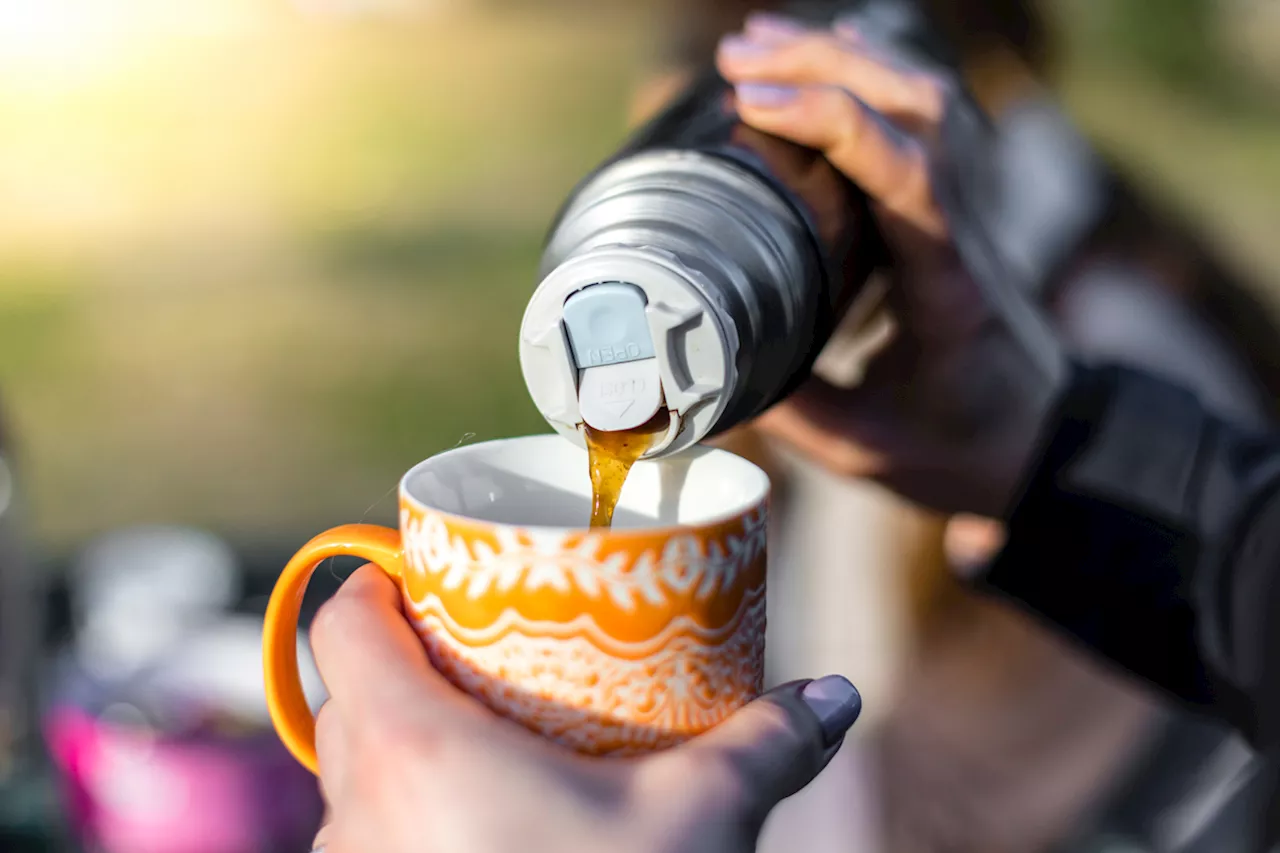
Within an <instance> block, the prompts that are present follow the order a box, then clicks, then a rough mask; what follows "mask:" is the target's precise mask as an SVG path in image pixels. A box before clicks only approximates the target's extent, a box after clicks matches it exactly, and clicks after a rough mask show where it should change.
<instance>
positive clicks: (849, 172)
mask: <svg viewBox="0 0 1280 853" xmlns="http://www.w3.org/2000/svg"><path fill="white" fill-rule="evenodd" d="M735 91H736V95H737V105H738V113H739V115H740V116H741V117H742V120H743V121H744V122H746V123H747V124H749V125H751V126H752V127H755V128H757V129H759V130H763V131H765V132H766V133H772V134H775V135H777V136H781V137H783V138H785V139H790V140H791V141H793V142H796V143H799V144H800V145H805V146H808V147H810V148H816V149H818V150H819V151H821V152H822V153H823V154H825V155H826V157H827V159H828V160H830V161H831V164H832V165H833V166H835V167H836V168H837V169H839V170H840V171H841V172H843V173H844V174H845V175H846V176H848V177H849V179H850V180H852V181H853V182H854V183H855V184H857V185H858V186H859V187H861V188H862V190H863V192H865V193H866V194H867V195H868V196H869V197H870V198H871V199H872V200H873V201H874V202H875V203H876V204H877V205H878V206H879V207H880V208H882V209H883V210H885V211H888V212H889V213H891V214H893V215H894V216H896V217H898V218H900V219H901V220H904V221H905V222H907V223H909V224H910V225H911V226H912V227H913V228H914V229H915V230H916V231H918V232H920V233H921V234H923V235H926V236H928V237H932V238H935V239H936V238H939V237H941V236H943V235H944V234H945V227H944V225H943V220H942V216H941V214H940V212H939V210H938V208H937V205H936V204H935V203H934V199H933V192H932V189H931V186H930V183H929V177H930V176H929V169H928V163H927V160H926V158H925V154H924V149H923V147H922V146H921V145H920V143H919V142H917V141H916V140H913V139H910V138H908V137H904V136H902V135H901V134H900V133H898V132H897V131H895V130H894V129H893V128H892V127H890V126H889V125H888V123H886V122H885V120H884V118H883V117H882V116H879V115H877V114H876V113H875V112H873V111H872V110H870V109H868V108H867V106H866V105H865V104H863V103H861V102H860V101H858V100H857V99H856V98H854V97H852V96H851V95H850V94H849V93H848V92H846V91H844V90H842V89H837V88H833V87H828V86H806V87H800V88H792V87H785V86H782V87H780V86H775V85H763V84H740V85H739V86H738V87H737V88H736V90H735Z"/></svg>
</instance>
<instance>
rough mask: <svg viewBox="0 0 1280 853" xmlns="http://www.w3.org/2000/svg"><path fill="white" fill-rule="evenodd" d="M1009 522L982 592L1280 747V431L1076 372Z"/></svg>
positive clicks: (1133, 378) (1142, 381)
mask: <svg viewBox="0 0 1280 853" xmlns="http://www.w3.org/2000/svg"><path fill="white" fill-rule="evenodd" d="M1008 522H1009V524H1008V540H1007V542H1006V545H1005V547H1004V549H1003V550H1002V552H1001V553H1000V554H999V555H998V556H997V558H996V560H995V561H994V563H993V564H992V566H991V567H990V569H989V570H988V572H987V573H986V575H985V577H984V578H983V579H982V581H981V582H982V583H983V584H985V585H986V586H987V587H989V588H990V589H992V590H995V591H997V592H999V593H1001V594H1003V595H1006V596H1009V597H1012V598H1013V599H1016V600H1017V601H1019V602H1021V603H1022V604H1023V605H1025V606H1027V607H1029V608H1030V609H1031V610H1033V611H1035V612H1037V613H1039V614H1040V615H1041V616H1043V617H1044V618H1046V619H1048V620H1050V621H1051V622H1052V623H1054V624H1056V625H1057V626H1058V627H1059V628H1061V629H1062V630H1064V631H1066V632H1067V633H1068V634H1070V635H1072V636H1074V637H1075V638H1076V639H1077V640H1079V641H1080V642H1082V643H1084V644H1086V645H1087V646H1089V647H1091V648H1092V649H1093V650H1095V651H1096V652H1097V653H1098V654H1100V655H1102V656H1104V657H1105V658H1107V659H1109V660H1111V661H1112V662H1114V663H1116V664H1118V665H1120V666H1121V667H1123V668H1125V669H1127V670H1129V671H1130V672H1131V673H1133V674H1136V675H1138V676H1140V677H1142V678H1144V679H1147V680H1149V681H1151V682H1153V683H1154V684H1155V685H1157V686H1158V687H1160V688H1163V689H1164V690H1165V691H1167V692H1169V693H1172V694H1174V695H1175V696H1177V697H1179V698H1181V699H1182V700H1183V701H1185V702H1187V703H1190V704H1191V705H1194V706H1198V707H1199V708H1201V709H1203V710H1205V711H1207V712H1209V713H1212V714H1214V715H1217V716H1219V717H1220V718H1222V719H1224V720H1226V721H1227V722H1229V723H1231V724H1232V725H1233V726H1235V727H1236V728H1238V729H1239V730H1240V731H1241V732H1242V733H1244V734H1245V735H1246V736H1247V737H1249V738H1250V739H1251V740H1252V741H1253V742H1254V743H1255V744H1256V745H1258V746H1260V747H1262V748H1263V749H1266V750H1267V751H1271V750H1272V749H1273V748H1274V745H1275V744H1276V743H1277V742H1280V738H1278V737H1277V734H1278V731H1280V725H1278V724H1280V703H1277V701H1276V699H1277V691H1276V689H1275V686H1274V685H1276V684H1277V682H1280V671H1278V670H1277V667H1276V664H1275V661H1276V659H1277V658H1278V657H1280V435H1269V434H1262V433H1256V432H1250V431H1248V430H1245V429H1242V428H1238V427H1236V426H1233V425H1232V424H1229V423H1226V422H1223V421H1221V420H1219V419H1217V418H1215V417H1214V416H1212V415H1211V414H1209V413H1208V412H1206V410H1205V409H1204V408H1203V407H1202V406H1201V405H1200V403H1199V401H1198V400H1197V399H1196V398H1195V397H1194V396H1193V395H1191V394H1190V393H1188V392H1186V391H1183V390H1182V389H1180V388H1178V387H1176V386H1173V385H1169V384H1166V383H1165V382H1162V381H1160V380H1157V379H1154V378H1152V377H1149V376H1147V375H1144V374H1140V373H1136V372H1132V371H1128V370H1124V369H1121V368H1113V367H1107V368H1083V367H1078V368H1076V369H1075V371H1074V374H1073V381H1072V383H1071V385H1070V388H1069V390H1068V391H1067V393H1066V394H1065V395H1064V398H1063V400H1062V401H1061V403H1060V409H1059V411H1058V413H1057V415H1056V417H1055V418H1054V420H1053V423H1052V426H1051V428H1050V429H1049V430H1048V431H1047V434H1046V441H1045V443H1044V445H1043V452H1042V455H1041V457H1040V462H1039V464H1038V466H1037V467H1036V469H1035V471H1034V472H1032V474H1031V475H1030V477H1029V479H1028V481H1027V482H1026V484H1025V486H1024V488H1023V491H1022V493H1021V496H1020V499H1019V500H1018V501H1017V502H1016V504H1015V506H1014V508H1013V511H1012V513H1011V515H1010V517H1009V519H1008Z"/></svg>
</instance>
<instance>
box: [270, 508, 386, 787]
mask: <svg viewBox="0 0 1280 853" xmlns="http://www.w3.org/2000/svg"><path fill="white" fill-rule="evenodd" d="M343 556H352V557H358V558H360V559H361V560H366V561H368V562H370V563H373V564H374V565H376V566H377V567H378V568H380V569H382V570H383V571H384V572H386V573H387V574H388V575H390V576H391V577H393V578H396V579H397V580H398V579H399V578H400V577H401V575H402V574H403V573H404V548H403V547H402V546H401V544H400V532H399V531H398V530H392V529H391V528H389V527H381V526H379V525H376V524H347V525H343V526H342V527H335V528H333V529H332V530H328V531H325V532H324V533H321V534H320V535H319V536H317V537H316V538H314V539H312V540H311V541H310V542H308V543H307V544H306V545H303V546H302V549H301V550H300V551H298V553H297V554H294V555H293V559H292V560H290V561H289V564H288V565H287V566H285V567H284V571H283V572H281V573H280V578H279V579H278V580H277V581H276V586H275V589H273V590H272V591H271V601H270V602H269V603H268V604H267V617H266V623H265V626H264V628H263V632H262V663H263V672H264V675H265V680H266V690H267V710H268V711H269V712H270V713H271V722H272V723H273V724H274V725H275V727H276V732H277V733H278V734H279V735H280V740H282V741H283V742H284V745H285V746H286V747H287V748H288V749H289V752H291V753H293V757H294V758H296V759H298V761H299V762H300V763H301V764H302V765H303V766H304V767H306V768H307V769H308V770H310V771H311V772H312V773H314V774H316V775H317V776H318V775H319V774H320V762H319V759H318V758H317V757H316V721H315V717H313V716H311V707H310V706H309V705H308V704H307V698H306V696H305V695H304V694H303V692H302V681H301V678H300V677H299V674H298V615H299V613H300V612H301V609H302V595H303V593H305V592H306V591H307V583H308V582H310V580H311V575H312V574H314V573H315V570H316V567H317V566H319V565H320V564H321V563H323V562H324V561H325V560H328V559H329V558H331V557H343Z"/></svg>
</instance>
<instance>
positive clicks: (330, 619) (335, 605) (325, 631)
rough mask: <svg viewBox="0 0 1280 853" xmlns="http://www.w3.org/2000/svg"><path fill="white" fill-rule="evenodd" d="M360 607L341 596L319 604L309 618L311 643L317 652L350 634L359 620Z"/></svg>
mask: <svg viewBox="0 0 1280 853" xmlns="http://www.w3.org/2000/svg"><path fill="white" fill-rule="evenodd" d="M360 618H361V617H360V608H359V607H358V606H356V604H355V602H353V601H351V600H349V599H348V598H346V597H344V596H342V595H341V594H339V595H336V596H334V597H333V598H331V599H329V600H328V601H326V602H325V603H324V604H322V605H321V606H320V609H319V610H318V611H317V612H316V615H315V618H314V619H312V620H311V631H310V634H311V644H312V646H313V647H315V648H316V652H317V654H320V653H322V650H323V649H324V648H327V647H329V646H331V645H333V644H334V643H337V642H341V639H342V637H343V636H344V635H350V634H351V632H352V631H353V630H355V629H356V627H357V626H358V625H359V622H360Z"/></svg>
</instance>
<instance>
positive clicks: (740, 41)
mask: <svg viewBox="0 0 1280 853" xmlns="http://www.w3.org/2000/svg"><path fill="white" fill-rule="evenodd" d="M772 49H773V48H771V47H770V46H769V45H767V44H761V43H760V42H758V41H753V40H751V39H749V38H746V37H745V36H725V37H724V38H722V39H720V53H722V54H723V55H725V56H728V57H731V58H735V59H755V58H756V57H759V56H765V55H766V54H768V53H769V52H770V51H771V50H772Z"/></svg>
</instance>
